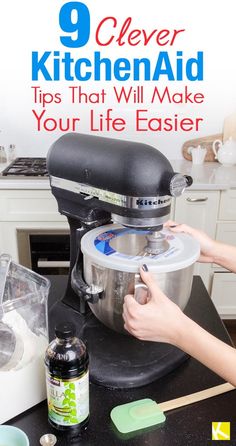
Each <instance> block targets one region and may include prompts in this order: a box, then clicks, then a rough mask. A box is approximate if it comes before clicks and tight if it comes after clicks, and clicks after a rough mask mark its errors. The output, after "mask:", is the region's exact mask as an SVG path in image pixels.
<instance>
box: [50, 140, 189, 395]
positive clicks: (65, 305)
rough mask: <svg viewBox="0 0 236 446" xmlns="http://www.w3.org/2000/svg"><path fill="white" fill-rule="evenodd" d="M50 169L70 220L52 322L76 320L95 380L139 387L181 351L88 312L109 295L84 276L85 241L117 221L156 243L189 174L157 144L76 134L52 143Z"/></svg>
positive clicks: (168, 366)
mask: <svg viewBox="0 0 236 446" xmlns="http://www.w3.org/2000/svg"><path fill="white" fill-rule="evenodd" d="M47 168H48V172H49V176H50V184H51V188H52V193H53V195H54V196H55V197H56V199H57V202H58V209H59V212H60V213H61V214H63V215H65V216H67V218H68V222H69V225H70V272H69V278H68V285H67V290H66V293H65V296H64V297H63V299H62V301H61V302H59V303H57V304H56V305H54V307H53V308H52V310H51V312H50V314H49V325H50V327H52V329H53V327H54V326H55V324H56V323H57V322H58V321H63V320H65V319H66V320H68V319H70V320H71V321H73V322H74V323H75V324H76V326H77V334H78V336H80V337H81V338H82V339H83V340H84V341H85V342H86V344H87V346H88V351H89V356H90V377H91V380H92V381H93V382H95V383H97V384H100V385H104V386H108V387H117V388H128V387H139V386H142V385H145V384H147V383H150V382H152V381H154V380H155V379H157V378H159V377H161V376H163V375H165V374H167V373H168V372H170V371H171V370H173V369H174V368H175V367H177V366H178V365H179V364H181V363H182V362H183V361H184V360H185V359H186V355H185V354H184V353H183V352H182V351H180V350H178V349H177V348H175V347H173V346H171V345H168V344H162V343H152V342H142V341H139V340H137V339H135V338H133V337H131V336H129V335H127V334H123V333H120V332H117V331H114V330H112V329H110V328H108V327H107V326H106V325H104V324H103V323H102V322H100V321H99V319H98V318H96V317H95V316H94V314H93V312H92V311H91V310H90V308H91V307H92V306H93V303H94V304H96V303H99V302H102V300H103V299H104V293H103V290H102V288H101V287H99V286H96V285H92V284H91V285H89V284H88V283H86V281H85V280H84V275H83V254H82V251H81V239H82V237H83V236H84V235H85V234H87V233H88V232H89V231H91V230H94V228H99V227H100V226H102V225H108V224H109V223H111V222H112V221H113V222H116V223H119V224H120V225H122V227H123V228H127V230H129V229H130V230H135V231H136V232H137V231H144V232H145V231H148V232H149V231H151V238H150V244H151V246H152V244H153V243H154V244H155V234H157V238H158V234H159V231H160V230H161V229H162V227H163V224H164V222H165V221H167V220H168V217H169V213H170V205H171V196H174V197H177V196H179V195H181V194H182V193H183V191H184V189H185V188H186V187H188V186H190V185H191V183H192V179H191V177H188V176H183V175H181V174H178V173H174V172H173V169H172V167H171V164H170V163H169V161H168V160H167V159H166V158H165V157H164V155H162V154H161V153H160V152H159V151H158V150H156V149H154V148H153V147H151V146H148V145H145V144H140V143H135V142H129V141H122V140H115V139H110V138H102V137H97V136H90V135H82V134H76V133H70V134H66V135H64V136H62V137H61V138H59V139H58V140H57V141H56V142H55V143H54V144H53V145H52V147H51V149H50V151H49V154H48V158H47ZM153 240H154V241H153ZM143 263H146V262H145V261H143ZM104 302H105V300H104ZM104 302H103V304H104Z"/></svg>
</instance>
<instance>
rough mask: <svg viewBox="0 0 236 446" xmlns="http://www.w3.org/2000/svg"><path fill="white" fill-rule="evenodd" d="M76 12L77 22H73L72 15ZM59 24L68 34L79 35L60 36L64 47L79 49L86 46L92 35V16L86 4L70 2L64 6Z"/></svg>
mask: <svg viewBox="0 0 236 446" xmlns="http://www.w3.org/2000/svg"><path fill="white" fill-rule="evenodd" d="M74 11H75V12H76V21H72V14H73V13H74ZM59 24H60V27H61V29H62V31H65V32H66V33H75V32H76V33H77V34H76V36H75V37H74V38H72V36H60V40H61V43H62V45H64V46H67V47H68V48H79V47H81V46H84V45H86V43H87V42H88V40H89V35H90V14H89V9H88V8H87V6H86V5H85V4H84V3H80V2H68V3H65V5H63V6H62V8H61V10H60V13H59Z"/></svg>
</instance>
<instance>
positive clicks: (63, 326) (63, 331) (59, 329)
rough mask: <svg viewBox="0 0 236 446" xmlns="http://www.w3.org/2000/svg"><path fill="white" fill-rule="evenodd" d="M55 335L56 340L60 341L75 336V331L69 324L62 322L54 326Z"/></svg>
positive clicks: (72, 325)
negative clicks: (59, 339)
mask: <svg viewBox="0 0 236 446" xmlns="http://www.w3.org/2000/svg"><path fill="white" fill-rule="evenodd" d="M55 334H56V336H57V338H61V339H67V338H72V337H73V336H75V334H76V329H75V326H74V324H72V323H71V322H63V323H60V324H57V325H56V327H55Z"/></svg>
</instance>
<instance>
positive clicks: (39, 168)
mask: <svg viewBox="0 0 236 446" xmlns="http://www.w3.org/2000/svg"><path fill="white" fill-rule="evenodd" d="M1 174H2V176H19V175H20V176H27V177H36V176H37V177H47V176H48V172H47V167H46V158H29V157H28V158H24V157H21V158H16V159H15V160H14V161H12V163H11V164H9V166H7V167H6V168H5V169H4V170H3V171H2V173H1Z"/></svg>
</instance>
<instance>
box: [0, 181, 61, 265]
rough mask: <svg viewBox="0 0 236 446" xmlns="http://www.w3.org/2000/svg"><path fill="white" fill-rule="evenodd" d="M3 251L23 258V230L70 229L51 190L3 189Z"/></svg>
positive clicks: (0, 215)
mask: <svg viewBox="0 0 236 446" xmlns="http://www.w3.org/2000/svg"><path fill="white" fill-rule="evenodd" d="M0 209H1V212H0V230H1V234H0V253H3V252H6V253H8V254H10V256H11V257H12V259H13V260H14V261H16V262H18V261H19V246H20V244H19V233H20V232H22V231H23V232H24V231H25V232H29V233H30V232H31V231H32V232H36V231H38V232H39V233H41V232H42V233H47V232H62V233H65V232H66V231H68V230H69V226H68V222H67V219H66V218H65V217H64V216H62V215H60V214H59V212H58V208H57V202H56V199H55V198H54V196H53V195H52V193H51V190H30V189H29V190H28V189H27V190H16V189H12V190H5V189H4V190H0Z"/></svg>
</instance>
